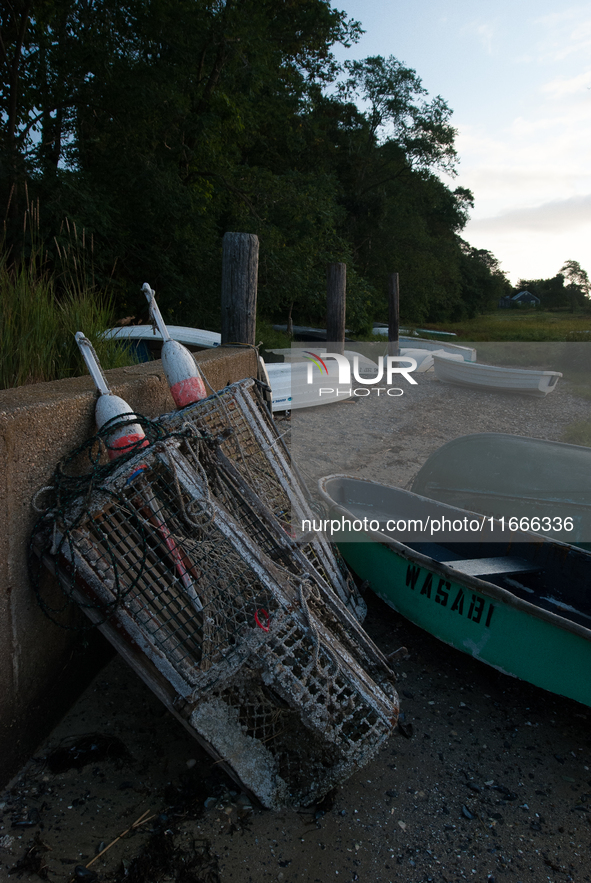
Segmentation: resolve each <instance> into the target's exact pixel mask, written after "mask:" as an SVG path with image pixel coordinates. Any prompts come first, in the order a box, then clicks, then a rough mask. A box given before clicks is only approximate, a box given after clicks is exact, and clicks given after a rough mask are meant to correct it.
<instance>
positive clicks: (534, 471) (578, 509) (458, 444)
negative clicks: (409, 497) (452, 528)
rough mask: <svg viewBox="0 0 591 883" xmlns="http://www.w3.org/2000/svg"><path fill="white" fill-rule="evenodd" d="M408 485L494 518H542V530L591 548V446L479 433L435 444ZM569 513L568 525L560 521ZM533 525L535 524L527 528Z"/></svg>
mask: <svg viewBox="0 0 591 883" xmlns="http://www.w3.org/2000/svg"><path fill="white" fill-rule="evenodd" d="M411 490H412V491H413V492H414V493H415V494H421V495H422V496H424V497H429V498H430V499H432V500H439V501H440V502H442V503H448V504H449V505H450V506H457V507H459V508H460V509H469V510H470V511H471V512H480V513H482V514H483V515H493V516H495V518H500V517H505V518H517V519H521V518H524V519H527V522H528V523H531V522H532V520H533V516H535V517H536V518H537V521H538V523H541V524H544V523H546V526H547V531H546V535H547V536H550V537H552V538H553V539H557V540H561V541H562V542H564V543H572V544H573V545H578V546H581V547H582V548H585V549H591V448H587V447H582V446H579V445H569V444H564V443H563V442H555V441H547V440H545V439H540V438H527V437H524V436H518V435H509V434H506V433H495V432H483V433H476V434H474V435H465V436H461V437H460V438H456V439H453V440H452V441H450V442H447V444H445V445H443V446H442V447H441V448H438V450H437V451H435V452H434V453H433V454H431V456H430V457H429V458H428V459H427V460H426V462H425V463H424V464H423V466H422V467H421V469H420V470H419V472H418V473H417V475H416V476H415V478H414V480H413V484H412V488H411ZM567 518H570V519H571V522H572V524H573V529H572V530H564V528H563V527H562V525H563V524H564V523H565V522H566V519H567ZM530 529H532V530H535V528H530Z"/></svg>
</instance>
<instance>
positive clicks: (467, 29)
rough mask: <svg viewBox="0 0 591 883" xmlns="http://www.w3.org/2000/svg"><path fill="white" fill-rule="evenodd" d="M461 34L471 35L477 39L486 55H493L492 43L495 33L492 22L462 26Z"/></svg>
mask: <svg viewBox="0 0 591 883" xmlns="http://www.w3.org/2000/svg"><path fill="white" fill-rule="evenodd" d="M461 33H462V34H473V35H475V36H476V37H477V39H478V40H479V42H480V44H481V45H482V47H483V49H484V51H485V52H486V54H487V55H493V41H494V38H495V36H496V33H497V28H496V25H495V24H493V22H490V21H489V22H478V21H472V22H468V24H466V25H464V27H463V28H462V30H461Z"/></svg>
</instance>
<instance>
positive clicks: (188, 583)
mask: <svg viewBox="0 0 591 883" xmlns="http://www.w3.org/2000/svg"><path fill="white" fill-rule="evenodd" d="M76 343H77V344H78V347H79V348H80V352H81V353H82V358H83V359H84V361H85V362H86V367H87V368H88V370H89V372H90V376H91V377H92V379H93V380H94V385H95V386H96V388H97V389H98V391H99V393H100V395H99V398H98V400H97V403H96V406H95V409H94V415H95V418H96V423H97V426H98V428H99V429H100V428H101V427H102V426H104V425H105V423H108V422H109V420H115V419H116V418H117V417H120V418H121V419H124V418H125V420H126V425H125V426H122V427H121V428H119V429H118V428H117V427H115V429H114V431H113V432H112V433H111V434H110V435H109V436H108V439H107V442H106V444H107V450H108V453H109V457H110V459H111V460H115V459H116V458H117V457H120V456H121V455H122V454H126V453H128V452H129V451H132V450H139V449H141V448H145V447H146V446H147V445H149V441H148V439H147V438H146V434H145V432H144V430H143V429H142V427H141V426H140V425H139V423H128V422H127V421H128V420H133V418H134V417H135V416H136V415H135V414H134V413H133V412H132V410H131V408H130V407H129V405H128V404H127V402H126V401H125V399H122V398H120V396H116V395H113V393H112V392H111V390H110V389H109V385H108V383H107V378H106V377H105V374H104V371H103V369H102V368H101V366H100V363H99V360H98V356H97V354H96V352H95V350H94V347H93V345H92V344H91V342H90V341H89V340H88V338H87V337H85V336H84V334H82V332H81V331H78V332H77V334H76ZM146 469H147V466H146V465H145V464H144V463H140V464H139V466H136V468H135V469H134V471H133V472H132V474H131V475H130V476H129V478H128V479H127V484H129V485H131V484H132V482H135V485H134V486H137V489H138V495H137V496H136V497H134V498H133V503H134V505H135V506H136V508H137V509H138V511H139V512H140V513H141V514H142V515H143V517H144V518H146V519H147V520H148V521H150V523H151V524H152V525H153V526H154V527H155V528H156V530H157V531H158V532H159V534H160V536H161V537H162V540H163V542H164V544H165V546H166V548H167V550H168V552H169V553H170V557H171V559H172V562H173V564H174V566H175V568H176V571H177V573H178V575H179V577H180V579H181V582H182V583H183V586H184V587H185V589H186V590H187V592H188V593H189V595H190V596H191V598H193V600H194V601H195V603H196V604H197V605H198V609H199V610H202V609H203V606H202V604H201V602H200V600H199V598H198V596H197V593H196V591H195V586H194V582H193V579H192V575H193V576H194V568H193V566H192V565H191V563H190V562H189V560H188V558H187V556H186V555H185V553H184V551H183V549H182V548H181V547H179V546H178V545H177V543H176V542H175V540H174V537H173V535H172V534H171V532H170V530H169V529H168V525H167V524H166V522H165V521H164V519H163V518H162V516H161V514H160V506H159V504H158V501H157V500H156V498H155V497H154V493H153V491H152V488H151V487H150V485H149V484H148V482H147V481H146V480H145V478H144V471H145V470H146Z"/></svg>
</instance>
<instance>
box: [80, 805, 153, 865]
mask: <svg viewBox="0 0 591 883" xmlns="http://www.w3.org/2000/svg"><path fill="white" fill-rule="evenodd" d="M149 812H150V810H149V809H147V810H146V811H145V812H144V813H142V814H141V816H140V817H139V819H136V820H135V822H134V823H133V825H130V826H129V828H127V829H126V830H125V831H123V833H121V834H119V836H118V837H115V839H114V840H112V841H111V843H109V845H108V846H105V848H104V849H102V850H101V851H100V852H99V854H98V855H95V857H94V858H93V859H91V860H90V861H89V862H88V864H87V865H86V867H87V868H89V867H90V866H91V865H93V864H94V863H95V861H96V860H97V859H99V858H100V857H101V855H104V854H105V852H107V851H108V850H109V849H110V848H111V847H112V846H115V844H116V843H117V841H118V840H121V838H122V837H125V835H126V834H129V832H130V831H135V829H136V828H139V827H140V825H145V824H146V822H150V821H152V819H155V818H156V813H152V815H151V816H148V818H145V817H146V816H147V815H148V813H149Z"/></svg>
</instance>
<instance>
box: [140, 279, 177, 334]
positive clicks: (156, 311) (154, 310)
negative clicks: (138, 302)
mask: <svg viewBox="0 0 591 883" xmlns="http://www.w3.org/2000/svg"><path fill="white" fill-rule="evenodd" d="M142 291H143V292H144V294H145V295H146V298H147V300H148V304H149V305H150V316H151V318H152V321H154V322H155V323H156V327H157V328H158V331H159V332H160V334H161V335H162V340H172V338H171V336H170V334H169V333H168V328H167V327H166V325H165V323H164V319H163V318H162V313H161V312H160V308H159V307H158V304H157V303H156V298H155V297H154V295H155V294H156V292H155V291H154V289H153V288H150V286H149V285H148V283H147V282H144V284H143V285H142Z"/></svg>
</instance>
